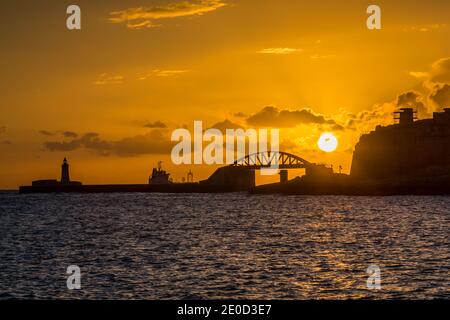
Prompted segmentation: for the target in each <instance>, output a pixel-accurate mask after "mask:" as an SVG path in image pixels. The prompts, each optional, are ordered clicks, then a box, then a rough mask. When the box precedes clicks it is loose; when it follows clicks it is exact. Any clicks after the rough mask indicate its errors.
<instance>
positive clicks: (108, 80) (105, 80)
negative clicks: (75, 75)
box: [94, 73, 124, 86]
mask: <svg viewBox="0 0 450 320" xmlns="http://www.w3.org/2000/svg"><path fill="white" fill-rule="evenodd" d="M123 80H124V78H123V77H122V76H111V75H108V74H107V73H102V74H101V75H99V76H98V78H97V80H96V81H95V82H94V83H95V84H96V85H99V86H101V85H108V84H122V83H123Z"/></svg>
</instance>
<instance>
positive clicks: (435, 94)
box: [429, 83, 450, 110]
mask: <svg viewBox="0 0 450 320" xmlns="http://www.w3.org/2000/svg"><path fill="white" fill-rule="evenodd" d="M429 98H430V100H431V101H432V102H433V103H435V105H436V109H437V110H439V109H442V108H450V85H449V84H448V83H446V84H436V85H435V86H434V88H433V90H432V92H431V93H430V97H429Z"/></svg>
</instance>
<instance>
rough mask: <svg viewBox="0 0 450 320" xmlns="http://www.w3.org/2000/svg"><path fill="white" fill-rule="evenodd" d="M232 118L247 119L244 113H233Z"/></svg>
mask: <svg viewBox="0 0 450 320" xmlns="http://www.w3.org/2000/svg"><path fill="white" fill-rule="evenodd" d="M233 117H236V118H247V114H246V113H244V112H235V113H233Z"/></svg>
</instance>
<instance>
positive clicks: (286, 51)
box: [256, 48, 303, 55]
mask: <svg viewBox="0 0 450 320" xmlns="http://www.w3.org/2000/svg"><path fill="white" fill-rule="evenodd" d="M300 52H303V49H294V48H266V49H261V50H259V51H256V53H262V54H279V55H287V54H293V53H300Z"/></svg>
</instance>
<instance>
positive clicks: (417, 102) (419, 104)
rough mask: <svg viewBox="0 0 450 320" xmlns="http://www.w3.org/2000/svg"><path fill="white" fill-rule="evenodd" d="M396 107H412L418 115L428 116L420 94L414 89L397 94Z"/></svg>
mask: <svg viewBox="0 0 450 320" xmlns="http://www.w3.org/2000/svg"><path fill="white" fill-rule="evenodd" d="M396 108H397V109H400V108H413V109H414V110H416V111H417V113H418V116H419V117H422V118H423V117H428V116H430V113H429V112H428V108H427V107H426V106H425V103H424V98H423V96H422V94H420V93H419V92H415V91H408V92H405V93H402V94H401V95H399V96H398V97H397V104H396Z"/></svg>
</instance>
